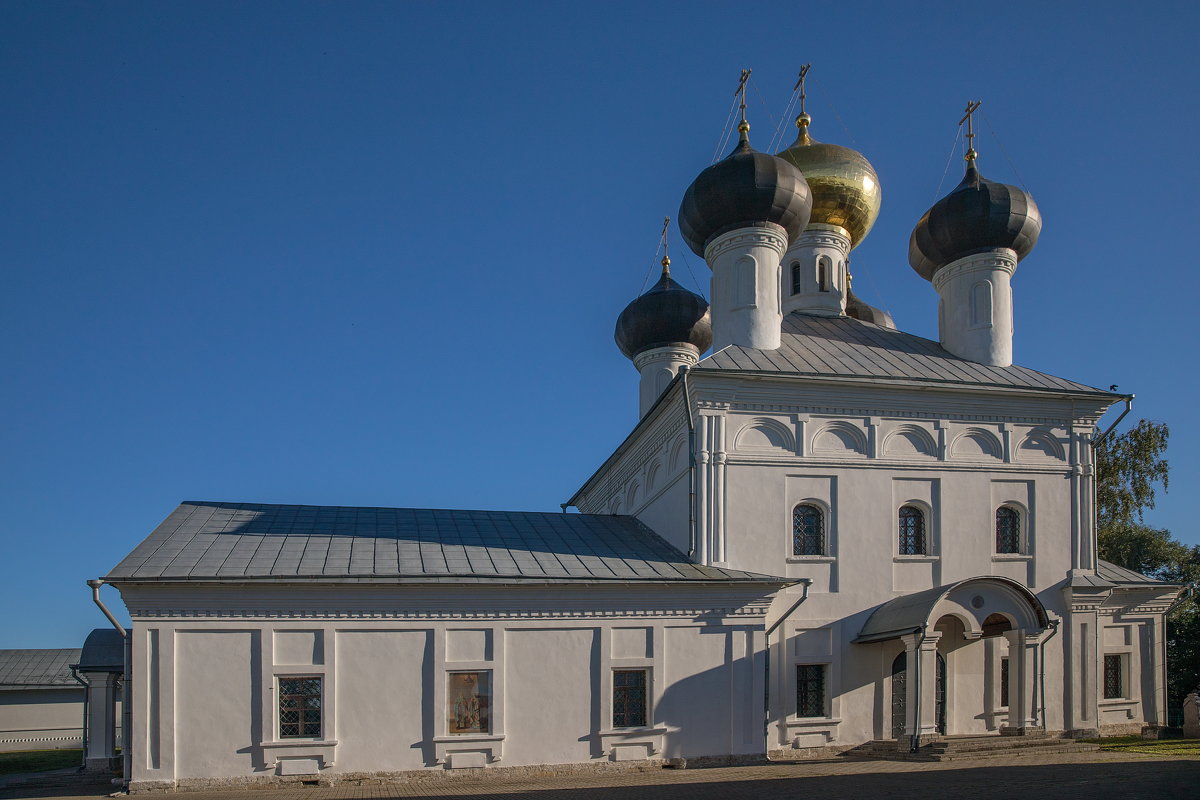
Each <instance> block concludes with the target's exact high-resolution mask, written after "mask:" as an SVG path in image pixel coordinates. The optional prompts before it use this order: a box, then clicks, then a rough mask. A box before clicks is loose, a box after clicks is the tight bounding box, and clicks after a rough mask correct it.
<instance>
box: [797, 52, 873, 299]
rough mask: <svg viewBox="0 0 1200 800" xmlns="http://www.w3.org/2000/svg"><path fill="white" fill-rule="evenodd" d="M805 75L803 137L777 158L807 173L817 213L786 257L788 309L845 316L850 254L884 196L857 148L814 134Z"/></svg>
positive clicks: (800, 84) (801, 84)
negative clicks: (811, 132)
mask: <svg viewBox="0 0 1200 800" xmlns="http://www.w3.org/2000/svg"><path fill="white" fill-rule="evenodd" d="M808 67H809V65H807V64H806V65H805V66H804V68H803V69H801V71H800V81H799V82H798V83H797V89H799V91H800V115H799V116H798V117H796V127H797V128H798V129H799V133H798V135H797V137H796V141H795V142H793V143H792V145H791V146H790V147H788V148H787V149H786V150H783V151H781V152H780V153H779V154H778V155H779V157H780V158H781V159H783V160H784V161H787V162H788V163H789V164H791V165H793V166H794V167H796V168H797V169H798V170H800V171H801V172H802V173H804V177H805V179H806V180H807V181H808V186H809V188H810V189H811V190H812V215H811V217H810V218H809V221H808V226H807V227H806V228H805V229H804V232H803V233H801V235H800V236H798V237H797V238H796V240H795V241H794V242H793V243H792V245H791V247H789V248H788V251H787V253H786V254H785V255H784V258H783V271H782V275H781V277H782V283H783V285H782V286H781V288H780V290H781V292H782V293H783V311H784V313H785V314H786V313H790V312H792V311H801V312H804V313H806V314H818V315H822V316H840V315H842V314H845V313H846V303H847V300H848V298H849V283H850V282H849V255H850V251H851V250H852V249H854V248H855V247H857V246H858V245H859V244H861V243H862V240H863V239H865V238H866V236H867V234H868V233H869V232H870V231H871V227H872V226H873V225H874V224H875V219H876V218H877V217H878V216H879V206H880V203H881V201H882V193H881V191H880V188H879V176H878V175H876V174H875V168H874V167H872V166H871V162H870V161H867V159H866V157H864V156H863V154H862V153H860V152H858V151H857V150H851V149H850V148H849V147H842V146H841V145H837V144H826V143H824V142H818V141H817V140H816V139H814V138H812V136H810V135H809V132H808V128H809V125H810V124H811V123H812V117H810V116H809V115H808V113H807V112H805V110H804V100H805V94H804V77H805V75H807V73H808Z"/></svg>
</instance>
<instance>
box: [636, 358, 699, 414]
mask: <svg viewBox="0 0 1200 800" xmlns="http://www.w3.org/2000/svg"><path fill="white" fill-rule="evenodd" d="M699 360H700V351H699V350H697V349H696V347H695V345H691V344H686V343H680V344H672V345H668V346H666V347H654V348H651V349H649V350H643V351H642V352H640V353H638V354H637V355H636V356H634V357H633V365H634V366H635V367H637V370H638V372H640V373H641V376H642V379H641V382H640V383H639V386H638V401H639V403H638V405H639V408H640V409H641V411H640V415H641V416H643V417H644V416H646V412H647V411H649V410H650V407H651V406H652V405H654V403H655V401H657V400H658V398H659V397H660V396H661V395H662V393H663V390H664V389H666V388H667V384H669V383H670V382H671V381H672V380H674V378H675V376H676V375H678V374H679V370H680V369H682V368H683V367H690V366H692V365H694V364H695V363H696V362H697V361H699Z"/></svg>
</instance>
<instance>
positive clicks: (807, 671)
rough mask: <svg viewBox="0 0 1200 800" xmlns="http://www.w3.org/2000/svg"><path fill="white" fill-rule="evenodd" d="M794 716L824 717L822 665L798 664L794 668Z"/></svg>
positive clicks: (823, 671) (823, 668) (823, 667)
mask: <svg viewBox="0 0 1200 800" xmlns="http://www.w3.org/2000/svg"><path fill="white" fill-rule="evenodd" d="M796 716H797V717H824V716H826V714H825V665H824V664H800V665H798V666H797V667H796Z"/></svg>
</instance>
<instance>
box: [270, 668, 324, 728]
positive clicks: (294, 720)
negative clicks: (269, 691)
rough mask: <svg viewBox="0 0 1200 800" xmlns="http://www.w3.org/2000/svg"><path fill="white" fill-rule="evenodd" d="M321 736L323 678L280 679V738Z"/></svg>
mask: <svg viewBox="0 0 1200 800" xmlns="http://www.w3.org/2000/svg"><path fill="white" fill-rule="evenodd" d="M297 736H311V737H314V738H318V739H319V738H320V737H321V679H320V678H280V679H279V738H281V739H288V738H292V737H297Z"/></svg>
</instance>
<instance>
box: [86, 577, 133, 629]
mask: <svg viewBox="0 0 1200 800" xmlns="http://www.w3.org/2000/svg"><path fill="white" fill-rule="evenodd" d="M87 585H88V586H90V587H92V602H93V603H95V604H96V607H97V608H99V609H100V611H101V612H103V614H104V616H106V617H108V621H109V622H111V623H112V626H113V627H114V628H116V629H117V633H119V634H121V638H122V639H128V638H129V631H127V630H125V628H124V626H123V625H121V623H119V622H117V618H116V617H114V616H113V615H112V612H111V611H109V610H108V606H106V605H104V601H103V600H101V599H100V587H101V586H103V585H104V581H102V580H100V579H98V578H97V579H95V580H90V581H88V582H87Z"/></svg>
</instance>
